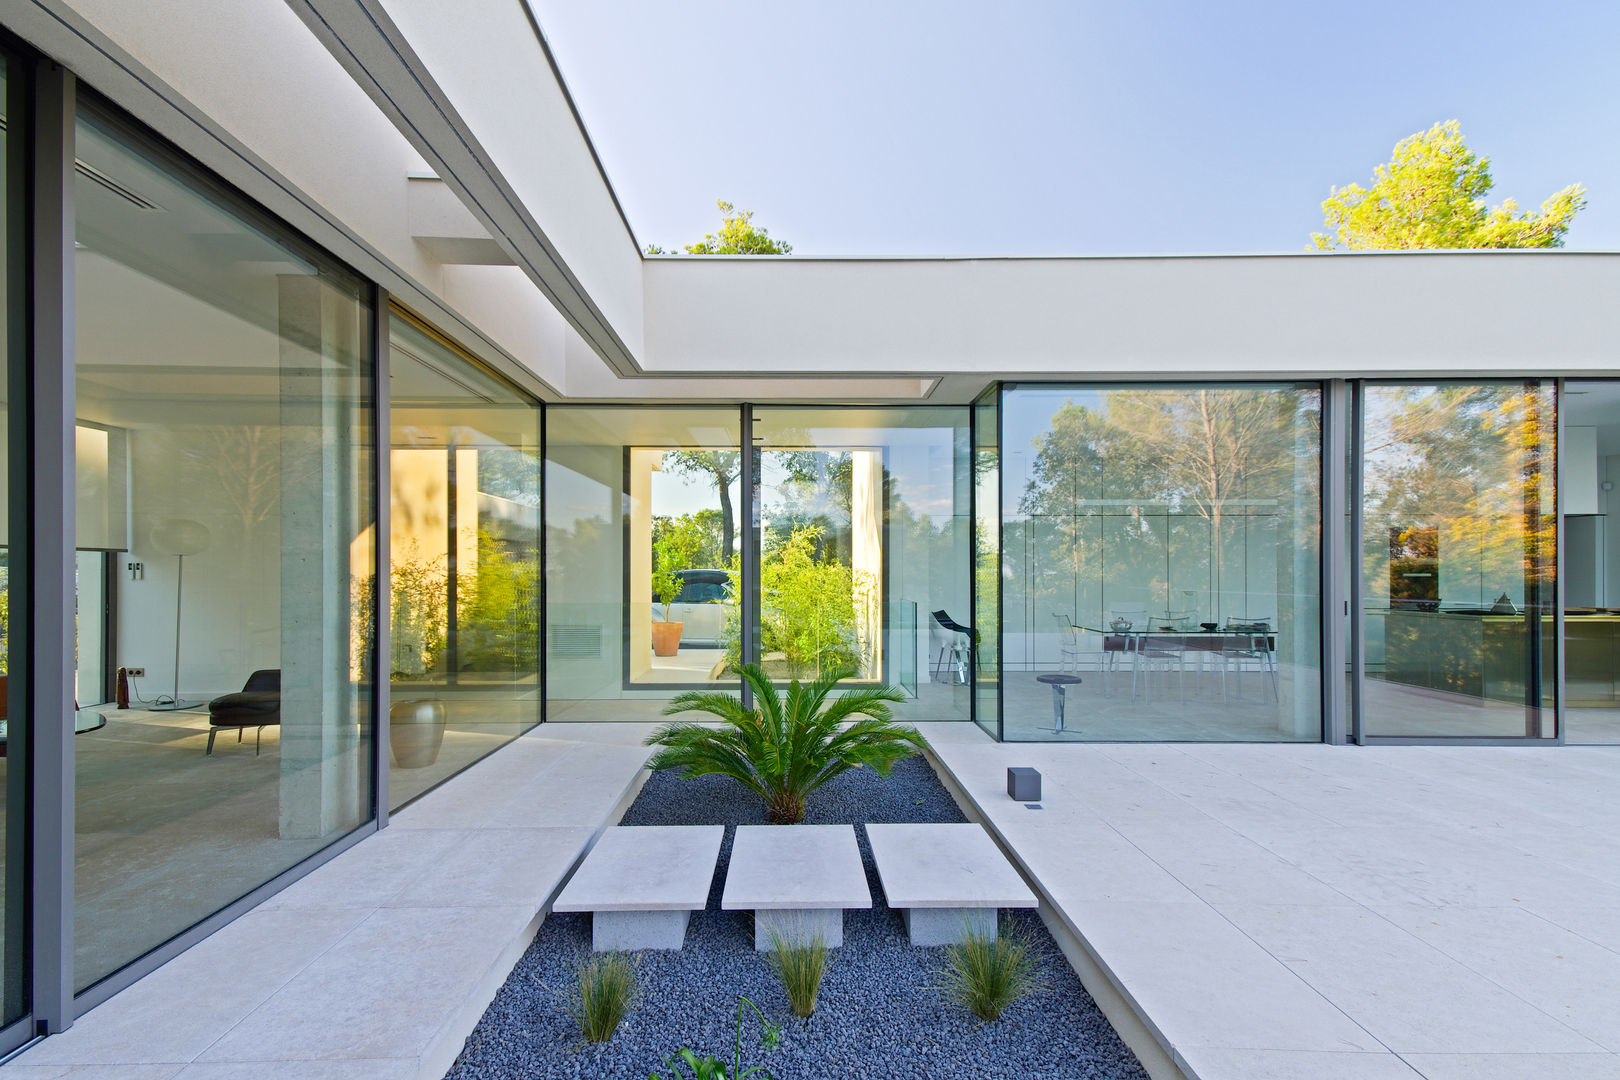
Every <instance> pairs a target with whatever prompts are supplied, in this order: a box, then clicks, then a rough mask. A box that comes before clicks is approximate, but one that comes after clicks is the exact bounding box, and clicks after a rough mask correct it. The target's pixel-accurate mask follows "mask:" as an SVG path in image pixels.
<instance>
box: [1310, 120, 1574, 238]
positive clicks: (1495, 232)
mask: <svg viewBox="0 0 1620 1080" xmlns="http://www.w3.org/2000/svg"><path fill="white" fill-rule="evenodd" d="M1493 183H1494V181H1492V180H1491V159H1490V158H1483V157H1476V156H1475V155H1474V152H1473V151H1472V150H1469V149H1468V147H1467V146H1466V145H1465V144H1464V142H1463V136H1462V130H1461V128H1460V127H1459V126H1458V124H1457V121H1455V120H1447V121H1446V122H1445V123H1443V124H1436V125H1434V126H1433V127H1432V128H1430V129H1429V130H1428V131H1420V132H1418V133H1417V134H1415V135H1409V136H1407V137H1406V138H1404V139H1402V140H1401V141H1400V142H1398V143H1396V144H1395V156H1394V157H1393V158H1391V159H1390V161H1389V162H1388V163H1387V164H1384V165H1380V166H1378V167H1377V168H1376V169H1374V170H1373V180H1372V186H1371V187H1370V188H1364V187H1362V186H1361V185H1360V184H1351V185H1349V186H1348V187H1343V188H1339V187H1335V188H1333V189H1332V191H1331V192H1330V193H1329V195H1328V197H1327V199H1326V201H1324V202H1323V203H1322V213H1323V215H1324V224H1325V225H1326V227H1327V229H1328V232H1326V233H1312V234H1311V247H1313V248H1315V249H1316V250H1318V251H1331V250H1333V249H1335V248H1339V247H1345V248H1349V249H1351V250H1358V249H1367V248H1552V247H1563V246H1564V234H1565V233H1567V232H1568V231H1569V225H1570V222H1571V220H1573V219H1574V217H1575V214H1576V212H1577V211H1579V210H1580V209H1581V208H1582V207H1584V206H1585V205H1586V189H1585V188H1583V187H1581V185H1579V184H1571V185H1569V186H1568V187H1566V188H1564V189H1563V190H1562V191H1559V192H1557V193H1556V194H1554V195H1553V196H1552V197H1551V198H1549V199H1547V201H1546V202H1544V203H1542V204H1541V212H1540V213H1539V214H1537V213H1533V212H1530V211H1521V210H1520V209H1519V204H1518V203H1516V202H1515V201H1514V200H1512V199H1504V200H1502V204H1501V205H1500V206H1498V207H1497V208H1496V209H1494V210H1487V209H1486V208H1485V196H1486V195H1487V194H1488V193H1489V192H1490V190H1491V186H1492V184H1493Z"/></svg>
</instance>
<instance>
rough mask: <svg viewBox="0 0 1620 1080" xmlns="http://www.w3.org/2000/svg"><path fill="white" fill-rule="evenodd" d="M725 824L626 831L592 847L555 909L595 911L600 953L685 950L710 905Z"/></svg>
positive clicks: (611, 832) (619, 829) (617, 830)
mask: <svg viewBox="0 0 1620 1080" xmlns="http://www.w3.org/2000/svg"><path fill="white" fill-rule="evenodd" d="M725 835H726V828H725V826H724V825H619V826H616V827H614V828H611V829H608V830H607V831H606V832H604V833H603V834H602V838H601V839H600V840H598V841H597V842H596V846H595V847H593V848H591V851H590V854H589V855H586V856H585V861H584V862H583V863H581V864H580V867H579V869H578V870H576V871H575V872H574V876H573V878H572V879H571V880H570V881H569V882H568V884H567V886H565V887H564V888H563V891H562V892H561V893H560V894H559V895H558V896H557V900H556V902H555V903H553V904H552V905H551V910H553V911H588V912H590V913H591V948H592V949H594V950H595V951H597V952H619V951H630V950H634V949H679V948H680V947H681V945H682V944H683V943H684V942H685V941H686V924H687V923H688V922H689V921H690V920H691V918H692V912H694V911H702V910H703V908H704V907H705V906H706V905H707V904H708V902H709V885H710V884H711V883H712V882H713V881H714V866H715V863H716V862H717V861H718V860H719V858H720V842H721V841H722V840H723V839H725Z"/></svg>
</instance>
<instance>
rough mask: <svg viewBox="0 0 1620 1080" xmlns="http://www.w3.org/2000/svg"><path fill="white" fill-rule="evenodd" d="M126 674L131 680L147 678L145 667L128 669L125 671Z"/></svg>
mask: <svg viewBox="0 0 1620 1080" xmlns="http://www.w3.org/2000/svg"><path fill="white" fill-rule="evenodd" d="M124 674H125V675H127V676H129V677H130V678H131V679H144V678H145V677H146V669H145V668H143V667H127V668H125V669H124Z"/></svg>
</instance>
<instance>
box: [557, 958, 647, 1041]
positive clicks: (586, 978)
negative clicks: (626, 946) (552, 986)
mask: <svg viewBox="0 0 1620 1080" xmlns="http://www.w3.org/2000/svg"><path fill="white" fill-rule="evenodd" d="M635 996H636V965H635V963H634V961H632V960H631V959H630V957H629V956H627V955H625V954H624V953H599V954H597V955H595V956H592V957H591V958H590V959H588V960H586V961H585V962H584V963H583V964H581V965H580V966H579V987H578V989H576V990H575V992H574V999H573V1001H572V1002H570V1003H569V1013H570V1015H572V1016H573V1018H574V1019H575V1020H577V1021H578V1022H579V1029H580V1031H582V1032H583V1033H584V1035H585V1039H586V1041H587V1042H607V1041H608V1040H609V1039H611V1038H613V1033H614V1032H615V1031H616V1030H618V1027H619V1022H620V1021H621V1020H623V1019H624V1017H625V1014H626V1013H628V1012H629V1011H630V1005H631V1003H632V1002H633V1001H634V1000H635Z"/></svg>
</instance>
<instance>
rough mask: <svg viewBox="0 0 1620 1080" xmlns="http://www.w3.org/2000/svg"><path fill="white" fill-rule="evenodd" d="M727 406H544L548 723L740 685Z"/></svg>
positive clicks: (627, 715)
mask: <svg viewBox="0 0 1620 1080" xmlns="http://www.w3.org/2000/svg"><path fill="white" fill-rule="evenodd" d="M740 428H741V416H740V413H739V411H738V410H737V409H736V408H705V407H694V408H654V407H638V406H625V407H619V406H553V407H551V408H549V409H547V411H546V439H545V442H546V454H545V485H546V505H545V530H546V613H545V617H546V701H547V712H546V716H547V719H548V720H553V721H568V720H655V719H658V718H659V714H660V711H661V710H662V708H663V706H664V704H665V702H666V701H667V700H668V699H669V698H670V697H671V696H673V695H674V694H676V693H679V692H680V691H682V690H691V689H695V688H701V687H707V688H719V689H725V690H729V691H732V692H737V691H739V690H740V682H739V680H738V678H737V675H736V671H735V665H736V661H737V658H738V654H739V650H740V642H741V622H740V613H739V605H738V602H737V601H738V592H739V584H738V583H739V578H740V573H741V555H740V552H739V548H738V544H739V539H738V537H739V534H740V523H739V520H738V510H739V507H740V506H741V505H742V498H741V492H740V490H739V476H740V471H741V437H740Z"/></svg>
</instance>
